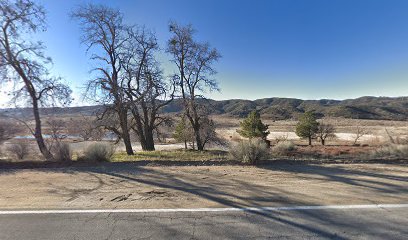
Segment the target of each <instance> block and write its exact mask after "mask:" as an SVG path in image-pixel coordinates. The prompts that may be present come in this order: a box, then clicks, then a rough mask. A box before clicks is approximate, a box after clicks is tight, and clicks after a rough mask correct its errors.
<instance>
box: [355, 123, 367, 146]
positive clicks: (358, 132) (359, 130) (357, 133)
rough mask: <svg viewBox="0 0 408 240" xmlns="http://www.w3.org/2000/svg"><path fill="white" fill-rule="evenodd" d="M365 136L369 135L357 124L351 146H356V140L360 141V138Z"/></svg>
mask: <svg viewBox="0 0 408 240" xmlns="http://www.w3.org/2000/svg"><path fill="white" fill-rule="evenodd" d="M367 134H369V132H368V131H367V130H366V129H364V128H363V127H361V126H360V123H358V125H357V126H356V130H355V137H354V142H353V145H356V144H357V142H358V140H360V138H361V137H363V136H364V135H367Z"/></svg>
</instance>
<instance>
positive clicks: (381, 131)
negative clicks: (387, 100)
mask: <svg viewBox="0 0 408 240" xmlns="http://www.w3.org/2000/svg"><path fill="white" fill-rule="evenodd" d="M212 118H213V119H214V121H215V123H216V126H217V129H216V132H217V134H218V135H219V136H220V137H222V138H224V139H225V140H226V142H227V143H233V142H237V141H239V140H240V139H242V138H241V137H240V136H239V134H238V133H237V132H236V130H237V129H238V128H239V123H240V121H242V119H238V118H232V117H226V116H222V115H214V116H212ZM80 119H83V117H82V116H76V115H67V116H65V115H63V116H59V117H58V118H50V117H48V118H45V119H44V120H43V123H44V134H50V126H49V125H48V123H49V121H50V120H57V121H63V122H66V123H67V125H69V123H70V122H75V120H80ZM90 120H91V119H90ZM263 121H264V122H265V123H266V124H268V125H269V131H270V134H269V136H268V139H269V140H270V141H271V143H272V145H275V144H276V143H277V142H278V141H282V140H284V141H291V142H293V143H294V144H295V145H296V149H295V150H294V151H292V152H291V153H290V154H288V156H287V157H295V158H308V159H312V158H332V157H343V158H360V157H361V156H363V155H370V153H372V152H375V151H376V150H377V149H380V148H381V147H383V146H387V145H388V144H390V143H391V140H390V136H391V137H392V139H393V140H394V141H395V140H397V141H400V142H401V143H404V144H405V139H406V138H407V136H408V122H405V121H386V120H358V119H344V118H330V119H323V120H321V121H324V122H325V123H331V124H332V125H334V126H335V128H336V133H335V134H336V137H335V138H332V139H328V140H327V142H326V146H321V144H320V143H319V142H317V141H315V142H313V146H312V147H310V146H307V141H306V140H303V139H300V138H299V137H298V136H297V135H296V134H295V132H294V131H295V126H296V123H297V122H296V121H295V120H282V121H274V120H270V119H268V118H264V119H263ZM28 124H31V123H30V122H28ZM357 129H362V130H363V131H364V132H365V135H364V136H362V137H361V138H360V139H359V140H358V141H357V145H353V143H354V139H355V136H356V132H357ZM173 131H174V127H167V128H165V129H163V135H164V136H165V137H164V138H162V139H161V142H157V144H156V151H155V152H153V153H143V152H141V147H140V145H139V144H138V142H137V139H136V138H135V140H134V143H133V147H134V149H135V150H136V152H138V153H137V154H136V155H135V156H133V157H127V156H125V154H123V151H124V146H123V144H122V143H121V142H119V143H118V144H114V142H113V141H107V140H106V139H105V140H104V141H105V142H109V143H111V144H114V147H115V150H116V154H115V156H114V158H113V159H114V161H137V160H176V158H179V160H200V161H202V160H211V159H227V158H228V156H227V154H223V155H222V156H220V155H219V154H212V153H204V154H202V153H189V154H185V153H183V154H181V153H182V152H180V151H179V152H177V151H175V152H174V150H178V149H182V148H183V147H184V144H183V143H177V142H176V141H175V140H174V139H173V138H172V137H171V136H172V132H173ZM63 133H64V134H66V135H67V138H66V139H64V141H65V142H67V143H69V144H70V147H71V149H72V150H73V153H74V159H76V157H77V156H78V155H79V154H81V153H82V152H83V150H84V149H85V148H87V147H88V146H89V145H90V144H92V143H94V142H95V141H83V140H82V139H81V138H79V137H78V136H77V135H76V134H71V133H70V131H67V130H63ZM19 135H20V137H17V138H14V139H11V140H9V141H7V142H5V143H4V144H2V146H1V147H0V159H3V161H16V159H14V157H13V156H11V155H10V154H9V151H7V148H8V146H10V145H12V144H14V143H21V142H24V143H26V144H27V145H28V148H29V154H28V156H26V157H25V160H24V161H31V160H34V161H35V160H42V158H41V157H40V155H39V154H38V150H37V147H36V145H35V142H34V141H33V139H32V138H31V136H30V134H29V132H28V131H27V129H25V128H22V132H20V133H19ZM209 149H212V150H222V151H227V150H228V146H216V145H210V146H209ZM188 158H189V159H188Z"/></svg>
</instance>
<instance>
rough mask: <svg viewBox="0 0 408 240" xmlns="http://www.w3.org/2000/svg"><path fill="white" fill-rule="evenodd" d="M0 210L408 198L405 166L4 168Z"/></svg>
mask: <svg viewBox="0 0 408 240" xmlns="http://www.w3.org/2000/svg"><path fill="white" fill-rule="evenodd" d="M0 193H1V194H0V209H50V208H52V209H65V208H75V209H81V208H196V207H226V206H227V207H243V206H288V205H328V204H376V203H408V165H404V164H394V165H391V164H325V165H313V164H307V165H305V164H285V163H282V164H274V165H264V166H261V167H249V166H157V167H151V166H138V165H135V164H119V165H115V164H106V165H100V166H97V167H70V168H49V169H25V170H16V169H14V170H12V169H10V170H1V171H0Z"/></svg>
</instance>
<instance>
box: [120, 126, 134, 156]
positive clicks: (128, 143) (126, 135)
mask: <svg viewBox="0 0 408 240" xmlns="http://www.w3.org/2000/svg"><path fill="white" fill-rule="evenodd" d="M122 139H123V143H124V144H125V148H126V154H127V155H133V154H134V152H133V149H132V143H131V141H130V135H129V132H127V131H125V132H123V134H122Z"/></svg>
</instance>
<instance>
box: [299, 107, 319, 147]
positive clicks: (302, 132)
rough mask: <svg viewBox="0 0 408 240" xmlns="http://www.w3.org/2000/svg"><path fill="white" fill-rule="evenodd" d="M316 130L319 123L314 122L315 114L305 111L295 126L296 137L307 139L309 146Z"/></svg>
mask: <svg viewBox="0 0 408 240" xmlns="http://www.w3.org/2000/svg"><path fill="white" fill-rule="evenodd" d="M318 129H319V123H318V122H317V121H316V116H315V114H314V113H313V112H312V111H307V112H305V113H304V114H303V115H302V116H301V117H300V119H299V122H298V123H297V125H296V135H298V136H299V137H301V138H307V139H308V140H309V145H312V139H313V138H315V137H316V133H317V131H318Z"/></svg>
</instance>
